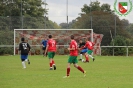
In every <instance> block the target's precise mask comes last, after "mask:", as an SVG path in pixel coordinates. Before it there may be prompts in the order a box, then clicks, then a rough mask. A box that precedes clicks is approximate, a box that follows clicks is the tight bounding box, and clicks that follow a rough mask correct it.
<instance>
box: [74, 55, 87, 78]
mask: <svg viewBox="0 0 133 88" xmlns="http://www.w3.org/2000/svg"><path fill="white" fill-rule="evenodd" d="M77 63H78V60H77V57H76V56H75V57H74V58H73V65H74V67H75V68H77V69H78V70H79V71H81V72H82V73H84V76H85V75H86V71H84V70H83V68H82V67H80V66H79V65H78V64H77Z"/></svg>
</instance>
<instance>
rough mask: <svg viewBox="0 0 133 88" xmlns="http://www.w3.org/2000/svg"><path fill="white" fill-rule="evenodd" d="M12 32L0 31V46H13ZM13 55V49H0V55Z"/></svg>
mask: <svg viewBox="0 0 133 88" xmlns="http://www.w3.org/2000/svg"><path fill="white" fill-rule="evenodd" d="M13 35H14V34H13V31H9V30H1V31H0V45H13ZM3 54H13V48H10V47H1V48H0V55H3Z"/></svg>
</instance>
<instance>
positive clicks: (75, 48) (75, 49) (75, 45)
mask: <svg viewBox="0 0 133 88" xmlns="http://www.w3.org/2000/svg"><path fill="white" fill-rule="evenodd" d="M69 48H74V50H70V56H78V44H77V42H76V41H75V40H71V43H70V46H69Z"/></svg>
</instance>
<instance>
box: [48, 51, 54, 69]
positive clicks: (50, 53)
mask: <svg viewBox="0 0 133 88" xmlns="http://www.w3.org/2000/svg"><path fill="white" fill-rule="evenodd" d="M48 58H49V66H50V69H49V70H53V67H52V65H53V64H52V61H53V60H52V59H53V58H52V52H48Z"/></svg>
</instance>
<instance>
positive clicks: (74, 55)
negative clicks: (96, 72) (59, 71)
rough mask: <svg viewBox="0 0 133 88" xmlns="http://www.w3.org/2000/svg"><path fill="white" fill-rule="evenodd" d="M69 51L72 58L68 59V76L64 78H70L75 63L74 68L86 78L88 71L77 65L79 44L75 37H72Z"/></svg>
mask: <svg viewBox="0 0 133 88" xmlns="http://www.w3.org/2000/svg"><path fill="white" fill-rule="evenodd" d="M68 50H69V51H70V56H69V59H68V64H67V74H66V76H64V77H63V78H68V77H69V76H70V65H71V64H72V63H73V65H74V67H75V68H77V69H78V70H79V71H81V72H82V73H83V74H84V76H86V71H84V70H83V69H82V67H80V66H79V65H78V64H77V63H78V60H77V56H78V45H77V42H76V41H75V40H74V36H73V35H71V42H70V45H69V48H68Z"/></svg>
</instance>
